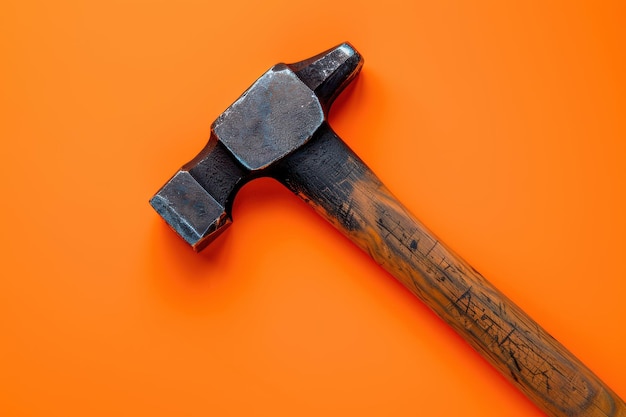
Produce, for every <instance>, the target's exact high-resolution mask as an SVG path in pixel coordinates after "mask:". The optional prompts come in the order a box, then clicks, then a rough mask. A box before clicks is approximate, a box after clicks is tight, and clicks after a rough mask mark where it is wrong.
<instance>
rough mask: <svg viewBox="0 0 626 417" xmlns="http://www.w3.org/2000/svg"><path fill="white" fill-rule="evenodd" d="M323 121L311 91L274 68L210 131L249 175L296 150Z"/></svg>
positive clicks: (281, 67) (283, 70)
mask: <svg viewBox="0 0 626 417" xmlns="http://www.w3.org/2000/svg"><path fill="white" fill-rule="evenodd" d="M323 122H324V112H323V110H322V106H321V105H320V102H319V100H318V99H317V96H316V95H315V93H313V91H311V89H309V87H307V86H306V85H305V84H304V83H303V82H302V81H301V80H300V79H299V78H298V77H297V76H296V75H295V74H294V73H293V72H292V71H291V70H290V69H289V68H288V67H287V66H286V65H283V64H279V65H276V66H274V67H273V68H271V69H270V70H269V71H267V72H266V73H265V74H263V76H261V78H259V79H258V80H257V81H256V82H255V83H254V84H253V85H252V87H250V88H249V89H248V91H246V92H245V93H244V94H243V95H242V96H241V97H240V98H239V99H238V100H237V101H235V102H234V103H233V104H232V105H231V106H230V107H229V108H228V109H226V111H225V112H224V113H222V115H221V116H220V117H219V118H218V119H217V120H216V121H215V123H214V124H213V131H214V132H215V135H216V136H217V137H218V139H219V140H220V142H222V143H223V144H224V145H225V146H226V147H227V148H228V149H229V150H230V151H231V152H232V154H233V155H234V156H235V158H237V159H238V160H239V162H241V164H242V165H243V166H245V167H246V168H248V169H249V170H252V171H254V170H258V169H262V168H265V167H267V166H269V165H271V164H272V163H274V162H276V161H277V160H279V159H280V158H282V157H284V156H285V155H287V154H289V153H290V152H292V151H294V150H295V149H297V148H299V147H300V146H302V145H303V144H304V143H306V141H308V140H309V139H310V138H311V136H313V133H315V131H316V130H317V129H318V128H319V127H320V125H321V124H322V123H323Z"/></svg>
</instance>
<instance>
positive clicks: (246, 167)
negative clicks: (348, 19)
mask: <svg viewBox="0 0 626 417" xmlns="http://www.w3.org/2000/svg"><path fill="white" fill-rule="evenodd" d="M362 64H363V60H362V58H361V56H360V55H359V54H358V53H357V52H356V50H354V48H352V47H351V46H350V45H349V44H343V45H340V46H338V47H336V48H333V49H330V50H328V51H326V52H323V53H322V54H319V55H316V56H314V57H312V58H309V59H307V60H304V61H301V62H297V63H295V64H289V65H286V64H278V65H276V66H274V67H272V68H271V69H270V70H268V72H266V73H265V74H264V75H263V76H261V78H259V79H258V80H257V81H256V82H255V83H254V84H253V85H252V87H250V88H249V89H248V90H247V91H246V92H244V94H243V95H242V96H241V97H240V98H239V99H238V100H237V101H235V103H233V104H232V105H231V106H230V107H229V108H228V109H227V110H226V111H225V112H224V113H223V114H222V115H221V116H219V117H218V118H217V120H216V121H215V122H214V123H213V125H212V127H211V137H210V139H209V143H208V144H207V146H206V147H205V148H204V149H203V150H202V151H201V152H200V154H199V155H198V156H196V158H194V159H193V160H192V161H190V162H189V163H188V164H186V165H184V166H183V167H182V168H181V169H180V170H179V171H178V172H177V173H176V174H175V175H174V176H173V177H172V178H171V179H170V180H169V181H168V182H167V183H166V184H165V185H164V186H163V187H162V188H161V190H159V192H158V193H157V194H156V195H155V196H154V197H153V198H152V199H151V204H152V206H153V207H154V208H155V209H156V210H157V212H158V213H159V214H160V215H161V216H162V217H163V218H164V219H165V220H166V221H167V222H168V223H169V224H170V226H172V228H173V229H174V230H176V231H177V232H178V234H179V235H180V236H181V237H182V238H183V239H185V240H186V241H187V242H188V243H189V244H190V245H191V246H192V247H193V248H194V249H195V250H201V249H202V248H203V247H205V246H206V245H207V244H208V243H209V242H210V241H211V240H212V239H214V238H215V237H216V236H217V235H219V233H221V232H222V231H223V230H224V229H225V228H226V227H227V226H228V225H229V224H230V222H231V215H230V211H231V208H232V201H233V198H234V195H235V194H236V192H237V190H238V189H240V187H241V186H242V185H243V184H245V183H246V182H247V181H249V180H251V179H253V178H257V177H261V176H269V177H273V178H275V179H277V180H279V181H280V182H282V183H283V184H284V185H286V186H287V187H288V188H289V189H291V190H292V191H293V192H294V193H296V194H297V195H298V196H299V197H301V198H302V199H303V200H304V201H305V202H307V203H308V204H310V205H311V206H312V207H313V208H314V209H315V210H316V211H317V212H318V213H319V214H320V215H322V216H323V217H324V218H326V219H327V220H328V221H329V222H331V223H332V224H333V225H334V226H335V227H336V228H337V229H338V230H339V231H341V232H342V233H343V234H344V235H346V236H347V237H348V238H349V239H350V240H352V241H353V242H354V243H355V244H356V245H358V246H359V247H360V248H361V249H363V250H364V251H365V252H367V253H368V254H369V255H370V256H372V257H373V258H374V259H375V260H376V262H378V263H379V264H380V265H381V266H383V267H384V268H385V269H386V270H387V271H389V272H390V273H391V274H392V275H393V276H395V277H396V278H397V279H398V281H400V282H401V283H402V284H403V285H404V286H405V287H407V288H408V289H409V291H411V292H412V293H413V294H415V295H416V296H417V297H418V298H419V299H421V300H422V301H423V302H424V303H426V305H428V306H429V307H430V308H431V309H432V310H433V311H434V312H435V313H436V314H437V315H438V316H439V317H441V318H442V319H443V320H444V321H445V322H446V323H448V324H449V325H450V326H452V327H453V328H454V329H455V330H456V331H457V332H458V333H459V334H460V335H461V336H462V337H463V338H464V339H465V340H466V341H467V342H468V343H469V344H470V345H471V346H472V347H473V348H474V349H476V350H477V351H478V352H479V353H480V354H481V355H482V356H483V357H485V358H486V359H487V360H488V361H489V362H490V363H491V364H492V365H493V366H494V367H495V368H496V369H498V370H499V371H500V372H501V373H502V374H503V375H504V376H505V377H506V378H508V379H509V380H510V381H511V382H512V383H513V384H514V385H515V386H517V387H518V388H519V389H520V390H521V391H522V392H524V393H525V394H526V395H527V396H528V397H529V398H530V399H531V400H532V401H534V402H535V403H536V404H537V405H538V406H539V407H540V408H542V409H543V410H544V411H545V412H546V413H547V414H548V415H550V416H554V417H565V416H590V417H607V416H623V417H626V405H625V404H624V402H623V401H622V400H621V399H620V398H619V397H618V396H617V395H616V394H615V393H614V392H613V391H612V390H611V389H610V388H609V387H607V386H606V385H605V384H604V383H603V382H602V381H600V380H599V379H598V378H597V377H596V376H595V375H594V374H593V372H591V371H590V370H589V369H588V368H587V367H586V366H585V365H583V364H582V363H581V362H580V361H579V360H578V359H576V358H575V357H574V356H573V355H572V354H571V353H570V352H568V351H567V349H565V347H563V345H561V344H560V343H559V342H557V341H556V340H555V339H554V338H552V337H551V336H550V335H549V334H548V333H547V332H546V331H545V330H543V329H542V328H541V327H540V326H539V325H538V324H537V323H536V322H535V321H534V320H532V319H531V318H530V317H528V315H526V314H525V313H524V312H523V311H522V310H521V309H520V308H519V307H517V306H516V305H515V304H514V303H513V302H512V301H511V300H509V299H508V298H507V297H506V296H504V295H503V294H502V293H500V292H499V291H498V290H497V289H496V288H494V287H493V285H491V284H490V283H489V282H487V281H486V280H485V278H483V277H482V276H481V275H480V274H479V273H478V272H477V271H476V270H474V269H473V268H472V267H471V266H470V265H469V264H468V263H466V262H465V261H464V260H463V259H461V258H460V257H459V256H458V255H456V254H455V253H454V252H452V251H451V250H450V249H449V248H447V247H446V245H445V244H443V243H442V242H441V241H440V240H439V239H438V238H437V237H435V236H434V235H433V234H432V233H431V232H430V231H429V230H428V229H427V228H426V227H425V226H424V225H423V224H422V223H420V222H419V221H418V220H417V219H416V218H415V217H413V215H411V214H410V213H409V211H408V210H407V209H406V208H405V207H404V206H403V205H402V204H400V203H399V202H398V201H397V200H396V199H395V198H394V197H393V195H392V194H391V193H390V192H389V190H387V188H386V187H385V186H384V185H383V184H382V183H381V181H380V180H379V179H378V178H377V177H376V176H375V175H374V174H373V173H372V172H371V171H370V170H369V169H368V168H367V166H366V165H365V164H364V163H363V162H362V161H361V160H360V159H359V158H358V157H357V156H356V155H355V154H354V153H353V152H352V151H351V150H350V149H349V148H348V146H346V144H345V143H344V142H343V141H342V140H341V139H340V138H339V137H338V136H337V135H336V134H335V133H334V132H333V131H332V129H331V128H330V126H329V125H328V122H327V121H326V116H327V113H328V110H329V108H330V106H331V104H332V102H333V100H334V99H335V97H336V96H337V95H338V94H339V93H340V92H341V91H342V90H343V89H344V88H345V86H346V85H347V84H348V83H349V82H350V81H351V80H352V79H354V77H355V76H356V75H357V74H358V72H359V70H360V69H361V66H362Z"/></svg>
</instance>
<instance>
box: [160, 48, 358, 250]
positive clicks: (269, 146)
mask: <svg viewBox="0 0 626 417" xmlns="http://www.w3.org/2000/svg"><path fill="white" fill-rule="evenodd" d="M362 65H363V58H362V57H361V55H360V54H359V53H358V52H357V51H356V50H355V49H354V48H353V47H352V46H351V45H350V44H348V43H343V44H341V45H338V46H336V47H335V48H332V49H329V50H328V51H325V52H322V53H321V54H319V55H316V56H314V57H312V58H309V59H306V60H304V61H300V62H297V63H295V64H277V65H275V66H273V67H272V68H270V69H269V70H268V71H267V72H266V73H265V74H263V75H262V76H261V77H260V78H259V79H258V80H257V81H256V82H255V83H254V84H252V86H251V87H250V88H249V89H248V90H247V91H245V92H244V93H243V94H242V95H241V97H239V98H238V99H237V101H235V102H234V103H233V104H232V105H231V106H230V107H228V108H227V109H226V110H225V111H224V113H222V114H221V115H220V116H219V117H218V118H217V119H216V120H215V122H213V124H212V126H211V136H210V138H209V142H208V144H207V145H206V147H205V148H204V149H203V150H202V151H201V152H200V154H198V156H196V157H195V158H194V159H193V160H192V161H190V162H188V163H187V164H185V165H184V166H183V167H182V168H181V169H180V170H179V171H178V172H177V173H176V174H174V176H173V177H172V178H171V179H170V180H169V181H168V182H167V183H166V184H165V185H164V186H163V187H162V188H161V189H160V190H159V191H158V192H157V193H156V194H155V195H154V197H152V199H151V200H150V204H151V205H152V207H154V209H155V210H156V211H157V212H158V213H159V214H160V215H161V217H163V219H164V220H165V221H166V222H167V223H168V224H169V225H170V226H171V227H172V228H173V229H174V230H175V231H176V233H178V234H179V235H180V236H181V237H182V238H183V239H185V241H186V242H187V243H189V244H190V245H191V247H192V248H193V249H194V250H196V251H200V250H202V249H203V248H204V247H206V245H208V244H209V243H210V242H211V241H212V240H213V239H214V238H215V237H217V236H218V235H219V234H220V233H221V232H222V231H224V230H225V229H226V227H227V226H228V225H230V223H231V222H232V202H233V199H234V197H235V194H236V193H237V190H239V188H241V186H242V185H243V184H245V183H246V182H248V181H249V180H251V179H253V178H256V177H261V176H271V173H272V167H273V166H275V165H276V164H277V162H279V161H281V160H282V159H284V158H285V157H288V155H290V154H292V153H293V152H294V151H296V150H297V149H299V148H300V147H302V146H303V145H304V144H306V143H307V142H308V141H310V140H311V139H312V138H313V137H315V136H316V135H317V134H318V132H320V131H321V130H324V129H325V126H326V119H327V115H328V111H329V110H330V106H331V105H332V103H333V101H334V100H335V98H336V97H337V96H338V95H339V94H340V93H341V91H343V89H344V88H345V87H346V86H347V85H348V84H349V83H350V81H352V80H353V79H354V77H355V76H356V75H357V74H358V73H359V71H360V69H361V66H362ZM322 127H324V128H322ZM320 128H322V129H320Z"/></svg>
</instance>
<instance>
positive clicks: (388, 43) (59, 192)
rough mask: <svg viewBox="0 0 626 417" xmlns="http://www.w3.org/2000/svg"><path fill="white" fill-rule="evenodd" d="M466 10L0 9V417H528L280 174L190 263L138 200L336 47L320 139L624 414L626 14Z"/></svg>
mask: <svg viewBox="0 0 626 417" xmlns="http://www.w3.org/2000/svg"><path fill="white" fill-rule="evenodd" d="M478 3H480V4H477V2H473V1H435V2H433V1H421V0H420V1H411V2H409V1H407V2H399V1H382V2H380V1H372V2H369V3H364V2H361V1H346V2H339V1H315V2H294V1H278V0H276V1H271V2H257V1H249V2H236V1H223V2H216V3H211V2H208V1H169V2H166V1H140V0H132V1H119V0H118V1H47V2H44V1H18V0H10V1H6V0H5V1H3V2H2V5H1V6H0V42H1V44H0V48H1V49H0V54H1V55H0V94H1V96H0V138H1V139H2V153H1V158H2V162H1V164H0V170H1V171H0V172H1V175H2V204H1V205H0V221H1V222H2V232H1V234H0V250H1V252H0V257H1V258H0V259H1V265H0V268H1V269H0V276H1V279H0V338H1V339H0V415H1V416H46V417H49V416H138V415H145V416H233V415H258V416H281V415H283V416H320V415H328V416H343V415H360V416H367V415H371V416H387V415H389V416H415V415H425V416H428V415H436V416H453V415H464V416H470V415H473V416H503V415H505V416H534V415H541V413H540V412H539V411H538V410H537V409H536V408H535V406H534V405H532V404H530V403H529V402H528V401H527V400H526V399H525V398H524V397H523V396H522V395H521V394H519V393H518V392H517V391H516V390H515V389H514V388H513V387H512V386H510V385H509V384H508V383H507V382H506V381H505V380H504V379H503V378H502V377H501V376H499V374H497V373H496V372H495V371H493V370H492V369H491V368H490V367H489V366H488V365H487V364H486V362H484V361H483V360H482V359H481V358H480V357H479V356H478V355H477V354H476V353H474V352H473V351H472V350H471V349H470V348H469V347H468V346H467V345H466V344H465V343H464V342H463V341H462V340H460V338H459V337H458V336H456V335H455V334H454V333H453V332H452V331H451V330H450V329H448V328H447V327H446V326H445V325H444V324H443V323H442V322H441V321H439V319H437V318H436V317H435V316H434V315H433V314H432V313H430V312H429V311H428V310H427V309H426V308H425V307H424V306H423V305H422V304H421V303H420V302H419V301H417V300H416V299H414V298H413V297H412V296H411V295H410V294H409V293H408V292H407V291H406V290H404V289H403V288H402V287H401V286H400V285H399V284H397V283H396V282H395V281H394V280H393V279H392V278H390V277H389V276H388V275H387V274H386V273H385V272H383V271H382V270H381V269H380V268H378V267H377V266H376V265H375V264H374V263H373V262H372V261H371V260H370V259H369V258H368V257H366V256H365V255H364V254H363V253H361V252H359V250H358V249H356V248H355V247H354V246H353V245H351V244H350V242H348V241H347V240H345V239H344V238H343V237H342V236H341V235H339V234H338V233H337V232H335V231H334V229H332V228H331V227H330V226H329V225H328V224H326V223H325V222H324V221H323V220H322V219H321V218H319V217H318V216H316V215H315V214H314V213H313V212H312V211H311V210H310V209H309V208H308V207H307V206H306V205H305V204H303V203H302V202H300V201H299V200H298V199H297V198H296V197H294V196H293V195H292V194H290V193H289V192H288V191H286V190H285V189H283V188H282V187H281V186H279V185H277V184H276V183H274V182H273V181H271V180H257V181H255V182H253V183H250V184H249V185H247V186H246V187H244V189H243V190H242V191H241V192H240V194H239V196H238V197H237V200H236V203H235V207H234V217H235V222H234V224H233V226H232V227H231V228H230V229H229V230H228V231H227V232H226V233H225V234H224V235H222V237H221V238H220V239H219V240H218V241H217V242H215V243H214V244H213V245H212V246H211V247H209V248H208V249H207V250H206V251H205V252H204V253H202V254H200V255H196V254H194V253H193V252H192V251H191V250H190V249H189V248H188V247H186V245H185V244H184V243H183V242H182V241H181V240H180V239H179V238H178V237H176V236H175V235H174V233H173V232H171V231H170V230H169V228H168V227H167V226H166V225H165V223H164V222H163V221H161V220H160V218H159V217H158V216H157V214H156V213H155V212H154V211H153V210H152V209H151V208H150V206H149V205H148V199H149V198H150V197H151V195H152V194H153V193H154V192H155V191H156V190H157V189H158V188H159V187H160V186H161V185H162V184H163V183H164V182H165V181H166V180H167V179H168V178H169V177H170V175H172V174H173V173H174V172H175V170H176V169H177V168H178V167H179V166H181V165H182V164H183V163H184V162H186V161H188V160H189V159H191V158H192V157H193V156H194V155H195V154H196V153H197V152H198V151H199V150H200V149H201V148H202V147H203V146H204V144H205V142H206V139H207V138H208V135H209V126H210V123H211V122H212V121H213V120H214V119H215V117H216V116H217V115H219V114H220V112H221V111H222V110H224V109H225V108H226V107H227V106H228V105H229V104H230V103H231V102H232V101H234V100H235V99H236V98H237V97H238V96H239V94H240V93H241V92H243V90H244V89H245V88H247V87H248V86H249V85H250V84H251V83H252V82H253V81H254V80H255V79H256V78H257V77H258V76H260V75H261V74H262V73H263V72H264V71H265V70H266V69H267V68H268V67H270V66H271V65H273V64H275V63H277V62H281V61H284V62H293V61H298V60H300V59H303V58H306V57H309V56H311V55H313V54H316V53H318V52H321V51H322V50H324V49H326V48H329V47H331V46H333V45H335V44H337V43H339V42H342V41H344V40H348V41H350V42H352V43H353V44H354V45H355V47H356V48H357V49H358V50H359V51H360V52H361V53H362V54H363V55H364V57H365V66H364V69H363V72H362V74H361V76H360V78H359V79H358V80H357V81H356V83H355V85H354V86H352V87H351V88H350V89H348V90H347V91H346V92H345V93H344V96H343V97H342V98H341V99H340V100H339V101H338V102H337V103H336V105H335V108H334V112H333V114H332V115H331V117H330V118H331V123H332V125H333V126H334V128H335V129H336V130H337V131H338V133H339V134H340V135H341V136H342V137H343V138H344V140H345V141H346V142H347V143H348V144H349V145H350V146H351V147H352V148H353V149H354V150H355V151H356V152H357V153H358V154H359V155H360V156H361V157H362V158H363V159H364V160H365V161H366V162H367V163H368V164H369V165H370V166H371V168H372V169H373V170H374V171H375V172H376V173H378V175H379V176H380V177H381V178H382V179H383V181H384V182H385V183H386V184H387V185H388V187H389V188H390V189H391V190H392V191H393V192H394V193H395V194H396V195H397V196H398V197H399V198H400V200H402V201H403V202H404V203H405V204H406V205H407V206H408V207H409V208H410V209H411V210H412V211H413V212H414V213H415V214H416V215H417V216H418V217H419V218H421V219H422V220H423V221H424V222H425V223H426V224H427V225H428V226H429V227H430V228H431V229H432V230H434V231H435V233H437V234H438V235H439V236H440V237H441V238H442V239H443V240H444V241H445V242H447V243H448V245H450V246H451V247H452V248H453V249H455V250H456V251H457V252H459V253H460V254H461V255H462V256H464V257H465V258H466V259H467V260H469V261H470V263H472V264H473V265H474V266H475V267H476V268H477V269H478V270H480V271H481V272H482V273H483V274H484V275H485V276H486V277H488V278H489V279H490V280H491V281H492V282H493V283H494V284H495V285H496V286H497V287H499V288H500V289H501V290H502V291H503V292H504V293H506V294H507V295H509V296H510V297H511V298H512V299H513V300H515V301H516V302H517V303H518V304H519V305H520V306H521V307H522V308H524V309H525V310H526V311H527V312H528V313H529V314H530V315H531V316H533V317H534V318H535V319H536V320H537V321H538V322H540V323H541V324H543V325H544V327H545V328H546V329H547V330H548V331H549V332H551V333H552V334H553V335H554V336H555V337H556V338H558V339H559V340H560V341H561V342H563V343H564V344H565V345H566V346H567V347H569V348H570V350H572V351H573V352H574V353H575V354H576V355H577V356H578V357H580V358H581V359H582V360H583V362H585V363H586V364H587V365H588V366H589V367H590V368H591V369H592V370H594V371H595V372H596V373H597V374H598V375H599V376H600V377H601V378H602V379H603V380H604V381H605V382H606V383H607V384H609V385H610V386H612V387H613V389H614V390H615V391H616V392H617V393H618V394H620V395H621V396H622V398H626V377H625V376H624V375H626V356H625V355H624V353H625V352H626V335H625V331H624V328H625V324H626V302H624V291H625V290H626V262H624V260H625V257H626V220H625V219H624V213H626V197H625V196H624V193H625V190H626V173H625V172H626V168H625V167H626V121H625V109H626V58H625V49H624V45H625V44H626V28H625V26H624V21H625V20H626V13H625V6H624V4H625V3H624V2H623V1H615V2H612V3H611V2H596V1H592V0H589V1H586V2H571V1H559V2H543V1H537V2H528V1H511V2H489V3H491V4H489V5H487V4H486V3H487V2H485V3H481V2H478ZM545 3H549V5H547V4H545Z"/></svg>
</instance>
